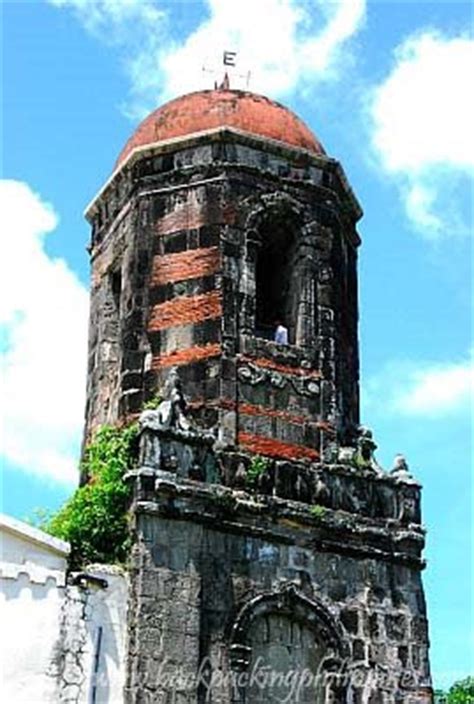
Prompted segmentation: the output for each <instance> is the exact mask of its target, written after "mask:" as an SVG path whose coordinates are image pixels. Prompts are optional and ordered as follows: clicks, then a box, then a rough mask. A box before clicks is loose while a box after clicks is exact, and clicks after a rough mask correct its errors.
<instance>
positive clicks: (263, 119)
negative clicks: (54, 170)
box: [117, 90, 325, 166]
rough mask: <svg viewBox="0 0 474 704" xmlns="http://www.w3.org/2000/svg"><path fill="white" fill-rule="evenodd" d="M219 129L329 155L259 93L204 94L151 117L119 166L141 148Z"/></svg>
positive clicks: (185, 98)
mask: <svg viewBox="0 0 474 704" xmlns="http://www.w3.org/2000/svg"><path fill="white" fill-rule="evenodd" d="M218 127H235V128H236V129H239V130H242V131H243V132H249V133H250V134H253V135H257V136H259V137H266V138H269V139H275V140H277V141H279V142H283V143H284V144H288V145H290V146H291V147H298V148H300V149H307V150H309V151H311V152H313V153H314V154H324V153H325V152H324V149H323V147H322V146H321V144H320V143H319V141H318V140H317V139H316V137H315V136H314V135H313V133H312V132H311V130H310V129H309V128H308V127H306V125H305V124H304V122H302V120H300V119H299V117H297V116H296V115H295V114H294V113H293V112H291V110H288V108H285V107H284V106H283V105H280V104H279V103H276V102H274V101H273V100H269V99H268V98H265V97H264V96H263V95H257V94H256V93H248V92H245V91H239V90H204V91H199V92H197V93H189V94H188V95H183V96H181V97H180V98H176V99H175V100H171V101H170V102H169V103H166V104H165V105H163V106H162V107H161V108H158V110H155V111H154V112H152V113H151V114H150V115H148V117H146V118H145V119H144V120H143V122H142V123H141V124H140V125H139V126H138V128H137V129H136V131H135V133H134V134H133V135H132V137H131V138H130V139H129V140H128V142H127V144H126V145H125V147H124V149H123V150H122V152H121V154H120V156H119V158H118V159H117V166H119V165H120V164H121V163H122V162H123V161H124V160H125V159H126V157H127V156H128V155H129V154H130V153H131V152H132V151H133V150H134V149H136V148H137V147H144V146H146V145H149V144H150V145H151V144H154V143H156V142H162V141H165V140H168V139H172V138H173V137H184V136H186V135H191V134H195V133H197V132H204V131H206V130H211V129H215V128H218Z"/></svg>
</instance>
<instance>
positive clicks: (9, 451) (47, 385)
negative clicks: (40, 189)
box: [0, 180, 88, 484]
mask: <svg viewBox="0 0 474 704" xmlns="http://www.w3.org/2000/svg"><path fill="white" fill-rule="evenodd" d="M0 219H1V232H2V237H1V239H0V246H1V251H0V282H1V283H0V286H1V289H2V290H1V296H0V330H1V332H2V339H3V343H2V347H1V367H2V376H1V398H2V415H3V418H2V426H3V441H2V448H1V449H2V454H3V455H4V457H5V458H6V459H7V460H8V461H9V462H11V463H12V464H13V465H15V466H17V467H18V468H19V469H22V470H25V471H28V472H30V473H34V474H36V475H39V476H41V477H46V478H49V479H53V480H55V481H58V482H61V483H64V484H70V483H73V482H75V481H76V480H77V476H78V475H77V460H78V448H79V442H80V436H81V429H82V423H83V411H84V400H85V399H84V391H85V373H86V344H87V318H88V293H87V290H86V288H85V287H84V286H83V285H82V284H81V282H80V281H79V280H78V278H77V277H76V275H75V274H74V273H73V272H72V271H71V270H70V269H69V267H68V265H67V264H66V262H65V261H64V260H62V259H57V258H51V257H49V256H48V254H47V253H46V251H45V247H44V244H45V238H46V236H47V235H48V233H50V232H52V231H53V230H54V229H55V228H56V227H57V224H58V216H57V214H56V213H55V211H54V209H53V207H52V206H51V205H49V204H48V203H46V202H44V201H43V200H42V199H41V197H40V196H39V195H37V194H36V193H34V192H33V191H32V190H31V188H30V187H29V186H28V185H27V184H26V183H22V182H20V181H13V180H4V181H0Z"/></svg>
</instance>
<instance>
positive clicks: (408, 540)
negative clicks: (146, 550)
mask: <svg viewBox="0 0 474 704" xmlns="http://www.w3.org/2000/svg"><path fill="white" fill-rule="evenodd" d="M128 476H129V477H130V478H131V477H132V476H133V477H135V478H136V479H138V480H139V483H141V481H143V480H145V481H146V480H148V482H149V483H151V482H153V483H154V497H153V499H149V498H144V496H143V495H140V494H141V492H140V490H138V497H137V499H136V500H135V502H134V505H133V512H134V514H135V517H138V516H140V515H142V514H148V515H156V516H162V517H164V518H171V519H175V520H185V521H194V522H196V523H200V524H205V525H209V526H211V527H213V528H218V529H219V530H221V531H223V532H230V533H242V534H245V535H251V536H254V537H259V538H262V539H269V540H272V541H275V542H278V543H287V544H298V545H302V546H307V547H311V548H312V549H316V550H322V551H324V552H337V553H340V554H347V555H353V556H357V557H362V558H373V559H380V560H384V561H388V562H394V563H399V564H404V565H407V566H409V567H412V568H415V569H419V570H421V569H423V568H424V567H425V562H424V560H423V559H422V558H421V552H422V550H423V547H424V543H425V537H424V530H423V529H422V528H421V527H420V526H418V525H415V524H412V525H409V526H403V525H401V524H400V522H399V521H396V520H394V519H386V520H383V519H378V520H377V519H369V518H366V517H362V516H357V515H354V514H350V513H347V512H344V511H334V510H332V509H321V508H320V507H318V508H317V509H315V507H312V506H309V505H307V504H303V503H299V502H294V501H289V500H284V499H278V498H275V497H264V496H252V495H250V494H248V493H246V492H244V491H235V490H232V489H229V488H227V487H222V486H218V485H209V484H204V483H202V482H195V481H190V480H182V481H179V480H177V479H176V477H175V476H174V475H172V474H170V473H167V472H159V473H158V475H155V474H153V473H150V472H146V473H142V472H139V471H137V472H130V473H129V475H128ZM146 495H147V497H149V496H150V494H149V492H146Z"/></svg>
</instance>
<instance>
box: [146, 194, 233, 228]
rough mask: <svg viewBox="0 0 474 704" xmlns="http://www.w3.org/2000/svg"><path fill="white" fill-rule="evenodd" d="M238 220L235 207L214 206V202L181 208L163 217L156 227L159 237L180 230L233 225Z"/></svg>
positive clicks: (187, 205) (191, 204)
mask: <svg viewBox="0 0 474 704" xmlns="http://www.w3.org/2000/svg"><path fill="white" fill-rule="evenodd" d="M235 219H236V209H235V207H234V206H233V205H231V204H227V205H225V206H221V205H218V206H213V204H212V202H210V201H206V202H205V203H197V202H194V203H193V202H190V201H189V200H188V202H187V203H185V204H183V205H182V206H181V207H180V208H178V209H175V210H173V211H171V212H170V213H166V215H163V216H162V217H161V218H160V219H159V220H158V221H157V222H156V225H155V231H156V233H157V234H158V235H165V234H170V233H172V232H177V231H179V230H194V229H197V228H198V227H202V226H203V225H210V224H223V225H233V224H234V222H235Z"/></svg>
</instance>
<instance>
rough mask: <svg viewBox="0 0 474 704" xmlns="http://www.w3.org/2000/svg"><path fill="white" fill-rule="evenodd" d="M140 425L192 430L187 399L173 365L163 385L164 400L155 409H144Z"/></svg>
mask: <svg viewBox="0 0 474 704" xmlns="http://www.w3.org/2000/svg"><path fill="white" fill-rule="evenodd" d="M140 425H141V426H142V427H149V428H151V429H152V430H168V429H171V428H173V429H176V430H185V431H189V430H191V425H190V423H189V421H188V419H187V418H186V401H185V399H184V394H183V390H182V386H181V379H180V378H179V374H178V370H177V369H176V367H173V368H172V369H171V370H170V372H169V374H168V378H167V379H166V382H165V385H164V387H163V400H162V401H161V403H160V405H159V406H158V408H157V409H156V410H154V411H151V410H148V411H144V412H143V413H142V414H141V416H140Z"/></svg>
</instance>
